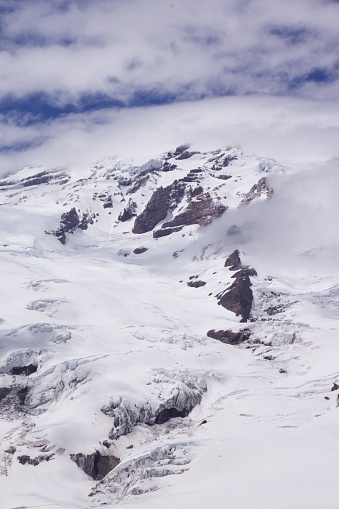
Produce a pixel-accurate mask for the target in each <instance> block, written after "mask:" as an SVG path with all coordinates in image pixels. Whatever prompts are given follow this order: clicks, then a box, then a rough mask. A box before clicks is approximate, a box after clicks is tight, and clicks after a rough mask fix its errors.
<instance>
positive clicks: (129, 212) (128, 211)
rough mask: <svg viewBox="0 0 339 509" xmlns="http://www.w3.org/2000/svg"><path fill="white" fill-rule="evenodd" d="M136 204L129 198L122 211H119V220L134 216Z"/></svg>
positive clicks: (123, 220) (126, 219)
mask: <svg viewBox="0 0 339 509" xmlns="http://www.w3.org/2000/svg"><path fill="white" fill-rule="evenodd" d="M136 210H137V204H136V203H135V201H133V200H129V202H128V204H127V205H126V207H125V208H124V210H123V211H122V212H120V214H119V216H118V219H119V221H122V222H125V221H128V220H129V219H132V217H135V216H136V215H137V212H136Z"/></svg>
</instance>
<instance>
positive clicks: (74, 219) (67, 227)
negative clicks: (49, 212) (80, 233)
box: [45, 207, 94, 244]
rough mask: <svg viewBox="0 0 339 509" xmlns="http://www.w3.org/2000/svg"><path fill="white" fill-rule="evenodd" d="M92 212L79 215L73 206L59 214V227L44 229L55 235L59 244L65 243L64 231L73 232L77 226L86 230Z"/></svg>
mask: <svg viewBox="0 0 339 509" xmlns="http://www.w3.org/2000/svg"><path fill="white" fill-rule="evenodd" d="M93 218H94V214H90V213H89V212H85V213H84V214H82V216H81V217H79V215H78V213H77V211H76V209H75V208H74V207H73V208H71V210H70V211H69V212H65V213H64V214H62V215H61V219H60V227H59V228H58V229H57V230H55V231H53V230H52V231H49V232H48V231H46V232H45V233H47V234H48V235H55V236H56V238H57V239H58V240H59V241H60V242H61V244H65V243H66V233H73V232H74V231H75V230H76V229H77V228H80V229H81V230H87V228H88V225H89V224H93V222H94V221H93Z"/></svg>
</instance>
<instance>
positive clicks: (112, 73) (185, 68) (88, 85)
mask: <svg viewBox="0 0 339 509" xmlns="http://www.w3.org/2000/svg"><path fill="white" fill-rule="evenodd" d="M1 10H2V13H1V34H0V48H1V52H0V69H1V80H0V100H1V99H2V101H3V102H4V101H6V102H7V104H8V101H9V100H10V99H11V100H12V102H13V101H14V102H13V106H14V109H15V101H17V104H16V106H17V108H18V109H20V108H21V109H25V108H26V109H27V110H28V111H29V104H27V101H28V102H29V101H33V102H39V101H40V104H41V108H40V109H41V114H43V113H44V112H43V108H44V107H45V108H48V106H51V105H54V106H55V107H58V108H59V109H60V110H61V111H62V109H63V108H65V109H66V111H69V110H70V109H72V107H73V108H75V109H77V110H78V111H79V110H81V111H84V110H86V108H89V107H91V104H92V102H93V101H94V102H95V101H96V102H97V105H98V104H100V102H103V103H104V104H108V103H109V101H112V102H111V104H112V105H120V106H123V105H124V106H126V105H127V106H139V105H143V104H162V103H168V102H174V101H177V100H196V99H201V98H206V97H215V96H225V95H247V94H274V95H286V94H287V95H291V94H292V95H298V96H302V97H308V98H321V97H323V96H324V94H326V97H327V98H333V99H337V98H338V94H339V88H338V84H339V57H338V54H339V51H338V50H339V38H338V30H337V27H338V24H337V20H338V16H339V4H338V3H337V2H329V1H324V0H298V2H295V1H293V0H285V2H283V3H281V4H280V3H278V2H271V1H270V0H255V1H254V0H228V1H227V2H225V1H224V0H185V2H181V1H179V0H170V1H168V2H167V1H166V2H159V1H157V0H116V1H111V2H109V1H107V0H96V1H95V2H89V1H86V0H82V1H81V2H80V1H76V0H73V1H64V0H53V1H48V0H30V1H29V2H27V1H20V0H17V1H16V2H13V1H12V0H7V1H6V0H4V1H3V2H2V7H1ZM20 101H21V102H20ZM2 106H3V107H5V106H6V105H4V104H3V105H2Z"/></svg>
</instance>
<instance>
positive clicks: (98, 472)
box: [71, 451, 120, 481]
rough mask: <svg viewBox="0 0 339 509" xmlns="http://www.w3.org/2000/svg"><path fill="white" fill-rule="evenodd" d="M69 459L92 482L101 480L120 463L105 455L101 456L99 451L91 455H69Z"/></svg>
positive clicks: (118, 460) (113, 457) (117, 459)
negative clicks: (92, 480)
mask: <svg viewBox="0 0 339 509" xmlns="http://www.w3.org/2000/svg"><path fill="white" fill-rule="evenodd" d="M71 459H72V460H73V461H74V462H75V463H76V464H77V465H78V467H79V468H81V470H83V471H84V472H85V473H86V474H87V475H89V476H90V477H92V479H94V480H96V481H97V480H99V479H103V478H104V477H106V475H107V474H108V473H109V472H111V470H113V469H114V468H115V467H116V466H117V465H119V463H120V459H119V458H116V457H115V456H109V455H107V454H104V455H102V454H101V453H100V452H99V451H95V452H94V453H93V454H87V455H86V454H82V453H77V454H71Z"/></svg>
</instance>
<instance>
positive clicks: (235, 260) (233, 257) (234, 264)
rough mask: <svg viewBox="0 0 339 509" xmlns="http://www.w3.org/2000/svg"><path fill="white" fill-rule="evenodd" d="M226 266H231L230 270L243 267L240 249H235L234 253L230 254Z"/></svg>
mask: <svg viewBox="0 0 339 509" xmlns="http://www.w3.org/2000/svg"><path fill="white" fill-rule="evenodd" d="M224 266H225V267H229V269H230V270H239V269H241V267H242V264H241V260H240V256H239V250H238V249H235V250H234V251H233V253H232V254H230V255H229V256H228V257H227V258H226V261H225V265H224Z"/></svg>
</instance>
